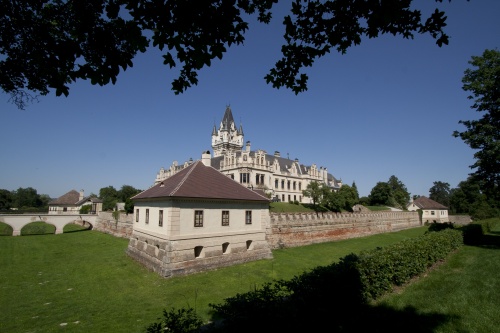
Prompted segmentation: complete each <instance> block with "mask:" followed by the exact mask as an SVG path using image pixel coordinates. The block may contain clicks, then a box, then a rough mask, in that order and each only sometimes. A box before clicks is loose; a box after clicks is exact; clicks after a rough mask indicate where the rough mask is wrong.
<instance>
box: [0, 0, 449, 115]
mask: <svg viewBox="0 0 500 333" xmlns="http://www.w3.org/2000/svg"><path fill="white" fill-rule="evenodd" d="M283 1H284V0H283ZM435 1H436V2H442V0H435ZM412 2H413V1H412V0H400V1H357V0H343V1H338V0H308V1H304V0H294V1H293V2H291V7H290V12H289V13H288V15H285V16H284V17H283V18H279V19H280V20H282V22H283V25H284V35H283V45H282V47H281V53H282V58H281V59H279V60H278V61H277V62H276V64H275V66H274V67H273V68H272V69H270V71H269V73H268V74H267V75H265V81H266V82H267V83H268V84H271V85H272V86H273V87H274V88H281V87H285V88H288V89H291V90H292V91H293V92H295V93H296V94H298V93H300V92H303V91H305V90H307V81H308V76H307V75H306V74H305V73H304V72H303V69H304V68H305V67H309V66H312V65H313V63H314V61H316V60H317V59H319V58H321V57H323V56H325V55H327V54H328V53H330V52H332V51H336V52H340V53H345V52H346V51H347V50H348V48H350V47H352V46H354V45H358V44H360V43H361V41H362V39H363V38H376V37H379V36H380V35H383V34H392V35H394V36H396V35H400V36H402V37H403V38H413V37H414V35H415V34H427V35H430V36H431V37H432V38H434V39H435V41H436V43H437V45H439V46H442V45H443V44H448V36H447V34H446V33H445V32H444V31H443V28H444V27H445V26H446V16H445V13H444V12H443V11H440V10H438V9H436V10H435V11H434V12H432V13H431V14H430V15H429V16H428V17H423V15H422V13H421V10H418V9H415V8H413V7H412ZM276 3H278V0H204V1H198V0H166V1H150V0H87V1H80V0H41V1H40V0H24V1H11V0H0V5H1V8H2V14H1V15H0V36H1V38H0V55H1V57H0V59H1V60H0V86H1V88H2V89H3V91H5V92H6V93H8V94H10V95H11V101H12V102H13V103H15V104H16V105H17V106H18V107H19V108H24V107H25V105H26V103H28V102H29V101H30V100H31V99H33V98H36V96H37V95H46V94H48V93H49V92H50V90H55V93H56V95H57V96H60V95H66V96H67V95H68V94H69V85H70V84H71V83H72V82H75V81H77V80H90V82H91V83H92V84H99V85H106V84H109V83H110V82H111V83H113V84H114V83H115V82H116V80H117V77H118V75H119V73H120V71H122V70H126V69H127V68H129V67H131V66H133V61H132V60H133V59H134V57H135V56H136V55H137V54H138V53H142V52H146V51H147V49H148V48H150V47H154V48H158V49H159V50H161V51H162V52H163V64H164V65H168V66H169V67H170V68H174V67H179V68H180V69H179V72H178V76H177V78H175V79H174V80H173V82H172V90H173V91H174V92H175V93H176V94H179V93H182V92H184V91H185V90H186V89H188V88H189V87H191V86H193V85H196V84H197V83H198V78H197V77H198V72H199V71H200V70H201V69H202V68H204V67H209V66H210V65H211V63H212V61H213V60H214V59H216V58H217V59H222V58H223V56H224V54H225V53H226V52H227V50H228V48H229V47H231V46H233V45H239V44H243V42H244V40H245V33H246V32H247V30H248V29H249V23H248V22H249V21H250V19H251V18H256V19H257V21H258V22H260V23H264V24H267V23H269V22H270V20H271V19H272V16H273V11H272V9H273V6H274V5H275V4H276Z"/></svg>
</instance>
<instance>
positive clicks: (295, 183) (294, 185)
mask: <svg viewBox="0 0 500 333" xmlns="http://www.w3.org/2000/svg"><path fill="white" fill-rule="evenodd" d="M296 187H297V182H293V190H294V191H295V190H296Z"/></svg>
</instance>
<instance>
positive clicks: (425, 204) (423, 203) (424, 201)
mask: <svg viewBox="0 0 500 333" xmlns="http://www.w3.org/2000/svg"><path fill="white" fill-rule="evenodd" d="M413 203H414V204H415V205H416V206H417V207H418V208H420V209H448V207H446V206H444V205H441V204H440V203H439V202H436V201H434V200H432V199H429V198H427V197H424V196H422V197H419V198H417V199H415V200H413Z"/></svg>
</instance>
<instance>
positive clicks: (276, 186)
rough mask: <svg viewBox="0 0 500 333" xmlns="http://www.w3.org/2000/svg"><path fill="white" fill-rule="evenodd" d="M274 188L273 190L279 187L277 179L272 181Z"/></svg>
mask: <svg viewBox="0 0 500 333" xmlns="http://www.w3.org/2000/svg"><path fill="white" fill-rule="evenodd" d="M274 187H275V188H278V187H279V180H277V179H275V180H274Z"/></svg>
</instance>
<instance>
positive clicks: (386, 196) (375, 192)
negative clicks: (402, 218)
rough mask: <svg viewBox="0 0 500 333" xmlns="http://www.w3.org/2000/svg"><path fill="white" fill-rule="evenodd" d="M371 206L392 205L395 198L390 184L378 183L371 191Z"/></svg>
mask: <svg viewBox="0 0 500 333" xmlns="http://www.w3.org/2000/svg"><path fill="white" fill-rule="evenodd" d="M368 197H369V198H370V205H372V206H377V205H380V206H383V205H389V206H390V205H391V202H393V200H394V198H393V197H392V190H391V187H390V186H389V184H387V183H385V182H378V183H377V184H376V185H375V186H374V187H373V188H372V190H371V191H370V195H369V196H368Z"/></svg>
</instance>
